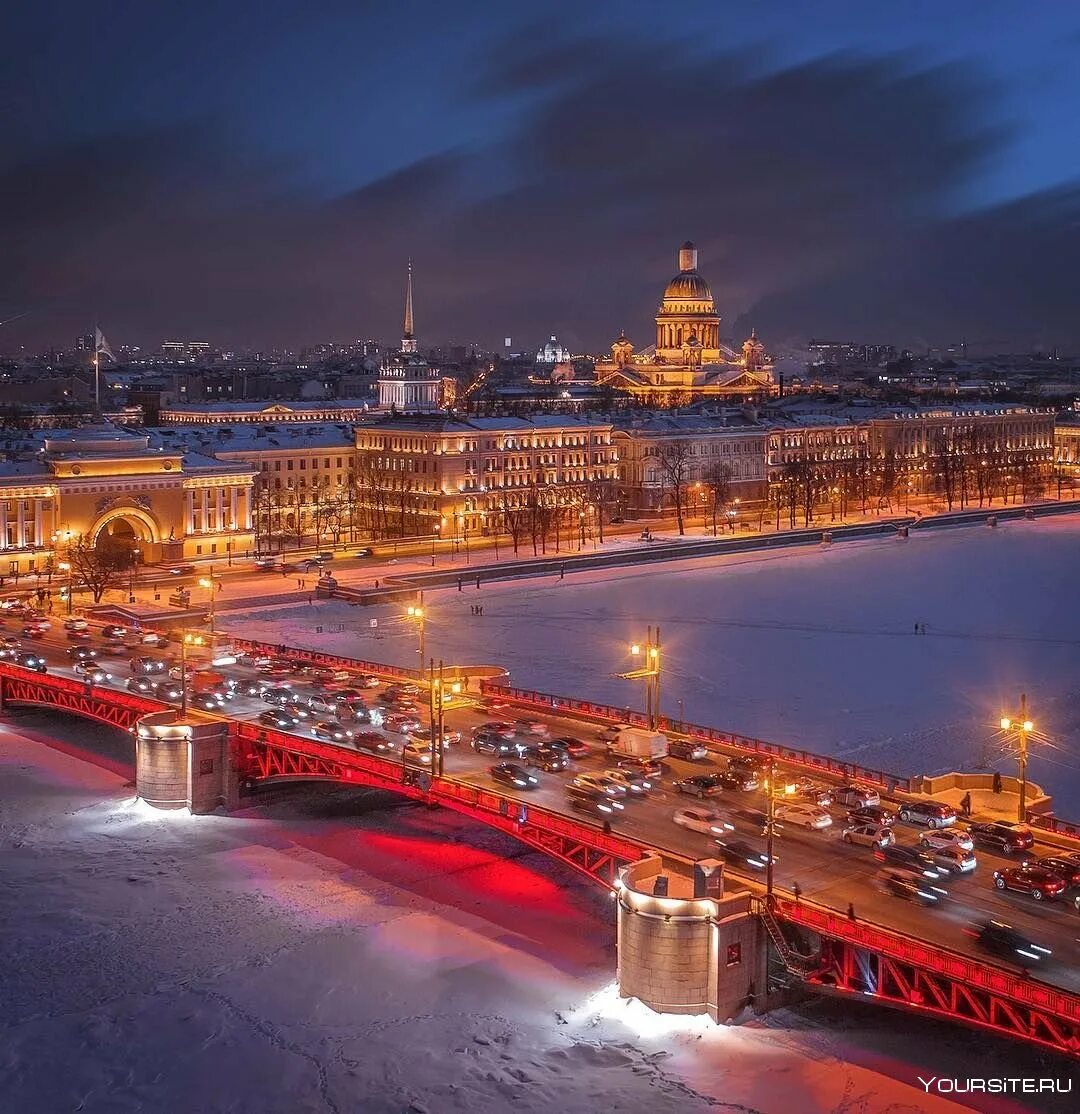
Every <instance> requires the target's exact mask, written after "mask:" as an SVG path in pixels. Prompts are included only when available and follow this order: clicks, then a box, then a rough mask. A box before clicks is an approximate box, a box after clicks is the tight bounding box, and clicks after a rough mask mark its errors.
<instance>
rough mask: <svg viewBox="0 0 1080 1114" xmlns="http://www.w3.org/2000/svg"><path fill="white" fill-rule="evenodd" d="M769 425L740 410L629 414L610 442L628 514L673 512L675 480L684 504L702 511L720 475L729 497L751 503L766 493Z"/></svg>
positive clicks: (624, 506) (698, 511)
mask: <svg viewBox="0 0 1080 1114" xmlns="http://www.w3.org/2000/svg"><path fill="white" fill-rule="evenodd" d="M766 434H767V430H766V428H765V426H764V425H762V424H761V423H759V422H758V421H757V420H756V419H755V418H754V417H751V416H748V415H746V414H743V413H742V412H741V411H739V410H724V411H721V412H719V413H713V414H711V413H701V414H670V413H652V414H643V415H628V416H627V417H626V418H623V419H619V421H618V424H617V425H616V428H615V430H614V432H613V434H612V443H613V444H614V445H615V446H616V448H617V450H618V455H619V484H618V487H619V498H620V501H621V505H622V506H623V508H624V513H625V514H626V516H627V517H630V518H635V517H638V516H640V515H649V514H669V513H671V510H672V507H673V505H674V498H675V491H674V488H675V480H676V479H677V478H679V479H680V480H681V483H680V486H681V487H682V488H684V491H683V492H682V497H683V501H684V506H685V507H686V508H687V509H688V510H689V511H690V512H691V513H704V512H705V509H706V506H707V505H711V502H710V501H711V498H712V496H711V494H710V493H711V490H712V488H713V486H714V485H715V484H716V483H717V480H718V478H720V477H723V478H725V479H726V480H727V483H728V494H729V496H730V498H731V500H732V501H733V502H734V500H739V501H740V502H741V503H748V502H750V501H752V500H755V499H760V498H761V497H762V496H763V495H764V494H765V439H766Z"/></svg>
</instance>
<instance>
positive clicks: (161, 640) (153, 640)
mask: <svg viewBox="0 0 1080 1114" xmlns="http://www.w3.org/2000/svg"><path fill="white" fill-rule="evenodd" d="M138 641H139V644H140V645H142V646H157V647H158V648H159V649H160V648H161V647H162V646H168V645H169V643H170V642H171V641H172V639H171V638H169V636H168V635H167V634H162V633H161V632H160V631H156V630H148V631H143V632H142V633H141V634H140V635H139V637H138Z"/></svg>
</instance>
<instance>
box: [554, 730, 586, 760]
mask: <svg viewBox="0 0 1080 1114" xmlns="http://www.w3.org/2000/svg"><path fill="white" fill-rule="evenodd" d="M548 746H553V747H561V748H562V749H563V750H565V751H566V753H567V754H568V755H569V756H570V757H571V758H574V759H579V758H588V756H589V755H590V754H591V753H592V747H590V746H589V744H588V743H587V742H585V740H584V739H579V738H577V737H576V736H574V735H560V736H559V737H558V738H556V739H549V740H548Z"/></svg>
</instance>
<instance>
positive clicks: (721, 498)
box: [701, 460, 733, 538]
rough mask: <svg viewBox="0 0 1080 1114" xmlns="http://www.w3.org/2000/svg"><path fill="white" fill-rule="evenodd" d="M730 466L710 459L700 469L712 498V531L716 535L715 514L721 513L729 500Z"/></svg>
mask: <svg viewBox="0 0 1080 1114" xmlns="http://www.w3.org/2000/svg"><path fill="white" fill-rule="evenodd" d="M732 474H733V473H732V471H731V466H730V465H728V464H724V463H722V462H721V461H719V460H710V461H709V463H708V464H706V465H705V468H704V470H703V471H702V475H701V478H702V479H703V480H704V481H705V483H706V484H708V485H709V493H710V496H711V499H712V532H713V537H714V538H715V537H716V535H717V526H716V520H717V516H718V515H721V514H723V512H724V510H725V509H726V507H727V505H728V503H729V502H730V501H731V477H732Z"/></svg>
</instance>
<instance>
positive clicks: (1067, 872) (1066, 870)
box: [1024, 855, 1080, 886]
mask: <svg viewBox="0 0 1080 1114" xmlns="http://www.w3.org/2000/svg"><path fill="white" fill-rule="evenodd" d="M1024 866H1037V867H1039V868H1040V869H1042V870H1052V871H1053V872H1054V873H1055V874H1058V875H1060V876H1061V878H1062V880H1063V881H1064V882H1065V885H1066V886H1080V862H1078V861H1077V860H1076V859H1074V858H1072V857H1071V856H1069V855H1047V856H1045V857H1044V858H1041V859H1034V860H1025V861H1024Z"/></svg>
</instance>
